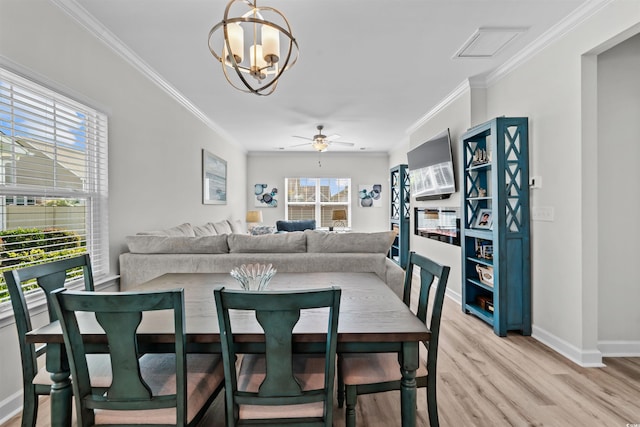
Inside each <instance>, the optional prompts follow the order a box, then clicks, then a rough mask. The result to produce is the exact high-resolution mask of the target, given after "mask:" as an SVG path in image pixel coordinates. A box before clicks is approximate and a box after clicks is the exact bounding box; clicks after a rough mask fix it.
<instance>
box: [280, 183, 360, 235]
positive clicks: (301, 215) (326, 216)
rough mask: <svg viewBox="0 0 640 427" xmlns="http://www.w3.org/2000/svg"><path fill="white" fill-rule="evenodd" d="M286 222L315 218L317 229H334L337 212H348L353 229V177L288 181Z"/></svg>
mask: <svg viewBox="0 0 640 427" xmlns="http://www.w3.org/2000/svg"><path fill="white" fill-rule="evenodd" d="M285 187H286V188H287V194H286V197H285V205H286V219H288V220H299V219H315V220H316V226H317V227H318V228H320V227H321V228H326V227H332V226H333V225H334V224H333V220H332V213H333V210H334V209H344V210H346V211H347V221H346V223H347V224H348V227H350V226H351V202H350V201H351V178H286V179H285Z"/></svg>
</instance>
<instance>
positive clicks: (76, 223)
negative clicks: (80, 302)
mask: <svg viewBox="0 0 640 427" xmlns="http://www.w3.org/2000/svg"><path fill="white" fill-rule="evenodd" d="M107 197H108V187H107V117H106V115H105V114H103V113H100V112H98V111H96V110H94V109H93V108H91V107H88V106H86V105H83V104H81V103H79V102H76V101H75V100H72V99H70V98H68V97H66V96H63V95H61V94H59V93H56V92H54V91H52V90H49V89H48V88H45V87H43V86H40V85H38V84H35V83H33V82H31V81H29V80H26V79H24V78H22V77H20V76H18V75H16V74H14V73H12V72H10V71H8V70H5V69H2V68H0V273H1V272H2V271H5V270H9V269H13V268H17V267H26V266H29V265H35V264H41V263H45V262H50V261H53V260H56V259H62V258H67V257H71V256H75V255H78V254H81V253H87V252H88V253H89V254H90V255H91V260H92V269H93V273H94V276H95V279H97V280H99V278H100V276H106V275H107V273H108V265H109V261H108V240H107V238H108V227H107ZM70 280H71V279H70ZM32 288H33V289H36V288H37V286H35V285H29V286H28V288H27V289H25V290H29V289H32ZM8 298H9V297H8V293H7V292H6V286H5V283H4V277H2V275H1V274H0V304H1V303H3V302H5V301H7V300H8Z"/></svg>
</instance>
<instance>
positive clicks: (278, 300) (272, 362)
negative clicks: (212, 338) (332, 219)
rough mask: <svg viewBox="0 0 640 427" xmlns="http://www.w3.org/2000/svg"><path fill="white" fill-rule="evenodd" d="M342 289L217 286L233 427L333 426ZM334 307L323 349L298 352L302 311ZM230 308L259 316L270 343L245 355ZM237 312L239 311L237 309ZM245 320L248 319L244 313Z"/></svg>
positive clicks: (228, 424) (228, 417) (226, 395)
mask: <svg viewBox="0 0 640 427" xmlns="http://www.w3.org/2000/svg"><path fill="white" fill-rule="evenodd" d="M340 295H341V290H340V288H337V287H332V288H330V289H317V290H307V291H284V292H272V291H267V292H251V291H238V290H228V289H224V288H217V289H215V290H214V297H215V302H216V310H217V314H218V323H219V326H220V339H221V342H222V356H223V359H224V369H225V397H226V399H225V404H226V410H227V426H238V425H271V426H282V425H296V426H302V425H304V426H331V425H332V422H333V391H334V381H335V358H336V345H337V329H338V313H339V311H340ZM321 307H325V308H326V307H328V308H329V309H328V320H327V334H326V341H325V342H323V343H322V346H323V347H324V348H323V350H324V351H323V352H322V353H316V354H304V355H302V354H294V352H293V329H294V327H295V326H296V324H297V323H298V320H299V319H300V316H301V311H306V310H309V309H317V308H321ZM230 310H234V311H235V310H245V311H248V312H249V313H250V314H249V316H253V315H254V314H253V313H255V319H257V321H258V323H259V324H260V326H262V329H263V331H264V336H265V338H264V339H265V344H264V346H263V347H262V348H255V349H254V350H255V353H252V354H243V355H241V356H242V357H241V362H240V367H239V370H236V360H238V359H236V357H237V356H239V350H238V348H237V343H236V341H235V340H234V329H233V325H234V323H235V321H237V320H238V318H237V317H234V315H231V316H230V314H229V311H230ZM234 314H235V313H234ZM240 317H241V319H240V320H243V321H245V322H246V319H247V318H248V316H247V315H245V314H244V313H242V314H240ZM318 318H322V317H321V316H318Z"/></svg>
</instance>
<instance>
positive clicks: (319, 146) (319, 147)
mask: <svg viewBox="0 0 640 427" xmlns="http://www.w3.org/2000/svg"><path fill="white" fill-rule="evenodd" d="M312 145H313V148H315V149H316V151H320V152H322V151H326V150H327V147H329V144H327V143H326V142H324V140H321V141H313V144H312Z"/></svg>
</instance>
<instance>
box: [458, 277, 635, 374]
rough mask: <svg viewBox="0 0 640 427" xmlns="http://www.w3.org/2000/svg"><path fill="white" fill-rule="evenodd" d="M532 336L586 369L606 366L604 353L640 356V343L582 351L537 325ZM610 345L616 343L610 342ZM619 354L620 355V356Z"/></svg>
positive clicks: (533, 327) (459, 299) (534, 326)
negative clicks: (609, 348) (606, 349)
mask: <svg viewBox="0 0 640 427" xmlns="http://www.w3.org/2000/svg"><path fill="white" fill-rule="evenodd" d="M446 295H447V297H449V298H451V299H452V300H453V301H455V302H456V303H457V304H458V305H460V304H461V303H462V295H460V294H459V293H457V292H454V291H452V290H450V289H447V293H446ZM531 336H532V337H533V338H534V339H536V340H538V341H540V342H541V343H542V344H544V345H546V346H547V347H550V348H551V349H552V350H554V351H556V352H557V353H560V354H561V355H563V356H564V357H566V358H567V359H569V360H571V361H572V362H574V363H576V364H578V365H580V366H582V367H585V368H593V367H597V368H601V367H603V366H605V365H604V364H603V363H602V356H603V353H606V355H607V356H613V355H614V354H615V355H616V356H618V357H620V356H621V355H625V356H627V355H629V356H632V355H635V356H637V355H640V342H631V343H629V342H615V345H616V347H615V348H614V347H611V351H603V347H602V345H601V344H602V343H598V347H599V348H600V350H598V349H594V350H582V349H579V348H577V347H575V346H573V345H572V344H569V343H568V342H566V341H565V340H563V339H561V338H558V337H556V336H555V335H553V334H551V333H549V332H547V331H546V330H544V329H542V328H540V327H538V326H536V325H533V326H532V334H531ZM608 343H614V342H612V341H610V342H608ZM614 350H615V351H614ZM618 352H619V353H620V354H618ZM634 352H635V354H634Z"/></svg>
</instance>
